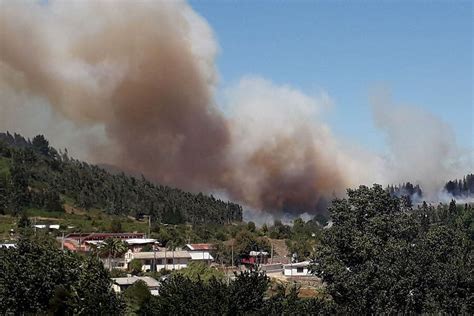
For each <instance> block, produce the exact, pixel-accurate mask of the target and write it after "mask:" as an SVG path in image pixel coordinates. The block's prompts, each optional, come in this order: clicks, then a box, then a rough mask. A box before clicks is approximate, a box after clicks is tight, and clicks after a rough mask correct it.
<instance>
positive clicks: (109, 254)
mask: <svg viewBox="0 0 474 316" xmlns="http://www.w3.org/2000/svg"><path fill="white" fill-rule="evenodd" d="M127 249H128V247H127V244H126V243H125V242H124V241H122V240H120V239H115V238H107V239H106V240H104V242H103V243H102V244H101V245H100V246H99V254H100V255H101V256H102V257H104V258H107V261H108V266H109V270H111V269H112V259H115V258H118V257H121V256H123V255H124V254H125V252H127Z"/></svg>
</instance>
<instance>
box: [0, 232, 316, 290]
mask: <svg viewBox="0 0 474 316" xmlns="http://www.w3.org/2000/svg"><path fill="white" fill-rule="evenodd" d="M38 228H40V227H38ZM107 239H118V240H121V241H123V242H124V244H125V245H126V246H127V250H126V252H125V253H124V254H121V255H120V256H117V257H116V258H112V261H110V258H104V259H103V262H104V265H105V266H106V267H107V268H113V269H119V270H124V271H125V270H128V268H129V264H130V262H131V261H132V260H138V261H139V262H140V263H141V266H142V271H144V272H149V271H160V270H161V269H166V270H179V269H183V268H186V267H187V266H188V265H189V264H190V263H191V262H204V263H206V264H208V265H211V264H212V263H213V262H214V258H213V256H212V254H211V253H212V250H213V245H212V244H207V243H199V244H187V245H186V246H184V247H183V248H179V249H175V250H169V249H167V248H165V247H161V244H160V243H159V242H158V241H157V240H156V239H152V238H146V236H145V234H143V233H71V234H68V235H66V236H63V237H59V238H58V240H59V241H60V243H61V247H62V249H67V250H70V251H73V252H83V253H85V252H90V251H92V250H94V249H100V247H101V246H102V244H103V243H104V242H105V240H107ZM0 247H5V248H9V247H15V245H14V244H13V243H5V244H0ZM268 258H269V254H268V252H265V251H251V252H250V253H249V254H248V255H247V256H244V257H242V258H241V259H240V261H241V264H242V265H254V264H259V265H261V266H262V267H263V269H264V270H266V271H269V272H270V271H273V272H277V273H282V274H283V275H285V276H287V277H305V276H312V275H311V273H310V271H309V268H308V267H309V265H310V262H309V261H304V262H297V263H291V264H281V263H276V264H275V263H273V262H272V263H271V264H269V263H268ZM139 280H141V281H143V282H145V284H146V285H147V286H148V288H149V289H150V291H151V293H152V294H153V295H157V294H158V287H159V283H160V282H159V281H157V280H155V279H154V278H151V277H147V276H130V275H129V276H127V277H122V278H113V288H114V290H115V291H116V292H121V291H124V290H125V289H126V288H128V287H129V286H132V285H133V284H134V283H135V282H137V281H139Z"/></svg>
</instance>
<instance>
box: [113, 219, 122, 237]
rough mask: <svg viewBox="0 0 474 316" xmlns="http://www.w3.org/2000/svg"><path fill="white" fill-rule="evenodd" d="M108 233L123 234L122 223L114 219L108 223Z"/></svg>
mask: <svg viewBox="0 0 474 316" xmlns="http://www.w3.org/2000/svg"><path fill="white" fill-rule="evenodd" d="M110 231H111V232H112V233H122V232H123V228H122V222H121V221H120V220H119V219H117V218H114V219H113V220H112V221H111V222H110Z"/></svg>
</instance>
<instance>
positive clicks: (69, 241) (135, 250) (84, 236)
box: [59, 233, 214, 271]
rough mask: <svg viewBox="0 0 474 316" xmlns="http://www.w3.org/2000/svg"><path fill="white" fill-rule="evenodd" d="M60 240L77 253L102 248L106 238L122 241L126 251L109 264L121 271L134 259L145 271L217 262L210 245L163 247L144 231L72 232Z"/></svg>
mask: <svg viewBox="0 0 474 316" xmlns="http://www.w3.org/2000/svg"><path fill="white" fill-rule="evenodd" d="M59 239H60V241H61V245H62V248H64V249H69V250H71V251H74V252H89V251H91V250H93V249H97V248H100V247H101V245H102V244H103V243H104V241H105V240H107V239H119V240H122V241H123V242H124V243H125V244H126V245H127V248H128V249H127V251H126V252H125V254H124V255H123V256H120V257H119V258H112V259H111V262H107V263H109V264H108V265H106V266H107V267H109V268H114V269H120V270H127V269H128V266H129V263H130V262H131V261H132V260H138V261H140V262H141V264H142V270H143V271H159V270H161V269H167V270H179V269H182V268H186V267H187V266H188V264H189V263H190V262H192V261H199V262H204V263H206V264H209V265H210V264H211V263H212V262H213V261H214V258H213V257H212V255H211V252H212V245H211V244H187V245H186V246H185V247H184V248H182V249H175V250H168V249H167V248H164V247H161V244H160V243H159V242H158V241H157V240H156V239H151V238H145V234H143V233H72V234H69V235H67V236H64V237H61V238H59ZM105 262H106V259H104V263H105Z"/></svg>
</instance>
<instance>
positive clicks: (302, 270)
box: [283, 261, 313, 277]
mask: <svg viewBox="0 0 474 316" xmlns="http://www.w3.org/2000/svg"><path fill="white" fill-rule="evenodd" d="M309 265H310V262H309V261H302V262H296V263H290V264H285V265H283V274H284V275H285V276H288V277H294V276H298V277H299V276H313V274H311V271H310V270H309Z"/></svg>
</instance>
